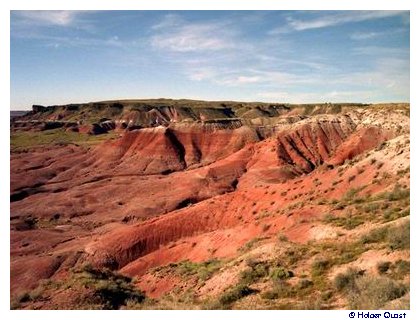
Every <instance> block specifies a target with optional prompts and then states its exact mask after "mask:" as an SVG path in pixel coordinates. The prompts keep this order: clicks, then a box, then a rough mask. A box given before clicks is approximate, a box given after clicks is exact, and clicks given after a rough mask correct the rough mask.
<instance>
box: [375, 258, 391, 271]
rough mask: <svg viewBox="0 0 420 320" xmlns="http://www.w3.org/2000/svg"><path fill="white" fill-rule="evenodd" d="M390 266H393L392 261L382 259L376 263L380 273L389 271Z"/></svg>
mask: <svg viewBox="0 0 420 320" xmlns="http://www.w3.org/2000/svg"><path fill="white" fill-rule="evenodd" d="M390 267H391V262H389V261H381V262H378V264H377V265H376V269H377V270H378V272H379V273H380V274H382V273H385V272H387V271H388V270H389V268H390Z"/></svg>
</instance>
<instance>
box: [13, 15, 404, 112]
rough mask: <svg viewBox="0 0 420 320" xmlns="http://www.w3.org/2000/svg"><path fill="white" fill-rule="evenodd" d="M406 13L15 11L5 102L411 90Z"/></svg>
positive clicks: (338, 97)
mask: <svg viewBox="0 0 420 320" xmlns="http://www.w3.org/2000/svg"><path fill="white" fill-rule="evenodd" d="M409 20H410V17H409V12H407V11H405V12H401V11H12V12H11V44H10V45H11V108H12V109H16V110H18V109H28V108H30V106H31V105H32V104H43V105H51V104H63V103H71V102H88V101H98V100H109V99H124V98H125V99H128V98H159V97H165V98H190V99H205V100H240V101H268V102H290V103H303V102H391V101H409V94H410V92H409V79H410V68H409V60H410V50H409V46H410V43H409V33H410V22H409Z"/></svg>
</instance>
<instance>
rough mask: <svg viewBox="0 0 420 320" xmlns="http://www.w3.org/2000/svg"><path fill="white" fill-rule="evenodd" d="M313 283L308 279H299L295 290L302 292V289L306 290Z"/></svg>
mask: <svg viewBox="0 0 420 320" xmlns="http://www.w3.org/2000/svg"><path fill="white" fill-rule="evenodd" d="M313 284H314V283H313V282H312V281H311V280H308V279H300V280H299V282H298V283H297V288H298V289H300V290H302V289H306V288H309V287H311V286H313Z"/></svg>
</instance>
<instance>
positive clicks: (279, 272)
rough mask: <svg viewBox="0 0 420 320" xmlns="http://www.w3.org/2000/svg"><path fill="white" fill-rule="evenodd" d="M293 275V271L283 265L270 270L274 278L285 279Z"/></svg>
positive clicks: (271, 276)
mask: <svg viewBox="0 0 420 320" xmlns="http://www.w3.org/2000/svg"><path fill="white" fill-rule="evenodd" d="M291 277H293V272H292V271H290V270H286V269H284V268H283V267H274V268H272V269H271V270H270V278H271V279H273V280H284V279H288V278H291Z"/></svg>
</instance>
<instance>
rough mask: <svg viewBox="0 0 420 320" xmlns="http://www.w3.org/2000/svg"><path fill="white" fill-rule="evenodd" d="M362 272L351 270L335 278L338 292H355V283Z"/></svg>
mask: <svg viewBox="0 0 420 320" xmlns="http://www.w3.org/2000/svg"><path fill="white" fill-rule="evenodd" d="M361 274H362V272H361V271H360V270H357V269H354V268H349V269H347V271H346V272H345V273H339V274H338V275H336V276H335V278H334V286H335V287H336V288H337V290H338V291H345V290H353V289H354V287H355V282H356V279H357V278H358V277H360V276H361Z"/></svg>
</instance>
